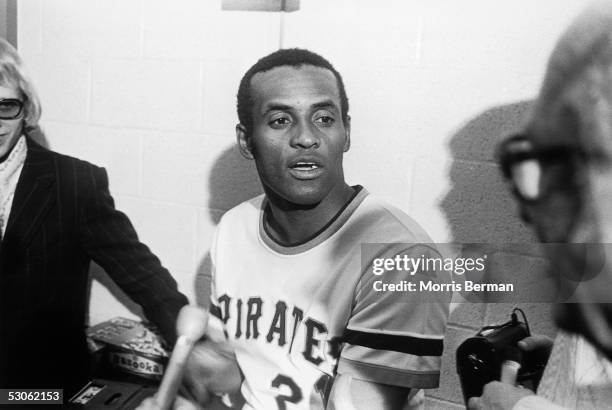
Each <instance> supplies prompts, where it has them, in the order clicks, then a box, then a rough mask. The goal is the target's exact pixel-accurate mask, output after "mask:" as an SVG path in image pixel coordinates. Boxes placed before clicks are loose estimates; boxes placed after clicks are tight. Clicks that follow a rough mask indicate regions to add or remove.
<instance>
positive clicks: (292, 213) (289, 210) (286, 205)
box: [264, 182, 355, 245]
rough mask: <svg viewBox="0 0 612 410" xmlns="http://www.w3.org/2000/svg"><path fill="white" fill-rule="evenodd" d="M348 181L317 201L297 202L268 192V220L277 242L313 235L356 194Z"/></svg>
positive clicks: (269, 230)
mask: <svg viewBox="0 0 612 410" xmlns="http://www.w3.org/2000/svg"><path fill="white" fill-rule="evenodd" d="M354 192H355V191H354V190H353V188H351V187H350V186H349V185H347V184H346V183H345V182H343V183H342V186H340V187H338V188H337V189H334V190H333V192H332V193H330V194H329V195H328V196H327V197H326V198H324V199H323V200H322V201H321V202H319V203H317V204H314V205H297V204H293V203H290V202H288V201H286V200H284V199H282V198H279V197H278V196H276V195H274V194H269V193H267V192H266V197H267V198H268V204H269V208H268V209H267V210H266V213H265V215H264V216H265V218H264V224H265V225H266V228H267V229H266V230H267V231H268V233H269V234H270V236H272V238H273V239H275V240H276V241H277V242H279V243H282V244H286V245H292V244H298V243H302V242H305V241H306V240H308V239H309V238H311V237H313V236H314V235H315V234H316V233H317V232H319V231H320V230H321V229H323V227H324V226H325V225H326V224H327V223H328V222H329V221H330V220H331V219H332V218H333V217H334V216H336V214H337V213H338V212H339V211H340V210H341V209H342V207H343V206H344V205H345V204H346V203H347V202H348V201H349V200H350V199H351V197H352V196H353V194H354Z"/></svg>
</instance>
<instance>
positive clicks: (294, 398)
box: [272, 374, 302, 410]
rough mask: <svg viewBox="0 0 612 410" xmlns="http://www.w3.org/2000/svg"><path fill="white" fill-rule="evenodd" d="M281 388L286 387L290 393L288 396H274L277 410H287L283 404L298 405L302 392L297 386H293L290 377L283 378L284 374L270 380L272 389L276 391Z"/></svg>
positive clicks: (293, 383)
mask: <svg viewBox="0 0 612 410" xmlns="http://www.w3.org/2000/svg"><path fill="white" fill-rule="evenodd" d="M281 386H287V387H288V388H289V390H290V391H291V395H290V396H284V395H282V394H279V395H278V396H276V404H277V405H278V409H279V410H287V404H285V403H294V404H296V403H299V402H300V401H301V400H302V390H300V388H299V386H298V385H297V384H295V382H294V381H293V380H292V379H291V377H288V376H285V375H284V374H279V375H278V376H276V377H275V378H274V380H272V387H274V388H276V389H278V388H280V387H281Z"/></svg>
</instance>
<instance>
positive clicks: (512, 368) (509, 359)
mask: <svg viewBox="0 0 612 410" xmlns="http://www.w3.org/2000/svg"><path fill="white" fill-rule="evenodd" d="M502 357H503V361H502V365H501V376H500V378H499V381H501V382H502V383H507V384H510V385H512V386H515V385H516V377H517V375H518V371H519V369H520V368H521V361H522V354H521V351H520V350H519V349H518V348H517V347H514V346H507V347H506V348H505V349H504V350H503V352H502Z"/></svg>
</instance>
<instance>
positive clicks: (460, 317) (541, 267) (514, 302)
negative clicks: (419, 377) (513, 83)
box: [428, 101, 555, 408]
mask: <svg viewBox="0 0 612 410" xmlns="http://www.w3.org/2000/svg"><path fill="white" fill-rule="evenodd" d="M530 107H531V102H530V101H521V102H517V103H513V104H507V105H502V106H497V107H494V108H491V109H489V110H487V111H485V112H483V113H481V114H480V115H478V116H476V117H475V118H473V119H471V120H470V121H469V122H467V123H466V124H465V125H464V126H463V127H462V128H461V129H460V130H459V131H458V132H456V133H455V134H454V135H453V136H452V138H451V139H450V141H449V146H450V151H451V156H452V163H451V167H450V172H449V178H450V181H451V188H450V190H449V191H448V193H447V194H446V196H445V197H444V198H443V200H442V201H441V203H440V208H441V210H442V211H443V213H444V215H445V217H446V221H447V224H448V226H449V227H450V229H451V234H452V242H453V243H455V244H457V245H458V246H459V247H461V246H462V245H464V244H474V243H481V244H487V250H488V251H487V252H486V253H487V254H488V263H487V266H489V268H488V269H487V270H486V271H485V272H484V275H481V276H482V277H481V278H472V277H469V276H468V277H467V279H473V280H480V281H482V282H484V283H515V284H516V283H521V284H522V286H517V287H521V288H524V289H525V290H527V291H526V292H524V293H523V292H521V293H520V294H518V295H515V294H504V298H500V299H495V300H496V301H498V302H501V303H480V302H482V298H480V299H479V303H461V302H465V300H473V301H476V300H477V299H476V298H474V299H472V298H471V297H469V296H471V295H467V297H466V298H465V299H464V298H463V297H462V296H460V295H458V294H455V295H454V298H453V301H454V302H458V303H457V304H455V305H454V310H453V311H452V313H451V315H450V319H449V327H448V331H447V335H446V338H445V342H444V345H445V349H444V356H443V358H442V377H441V380H440V388H438V389H436V390H432V391H430V392H428V395H429V396H430V397H433V398H435V399H441V400H444V401H446V402H448V401H450V402H453V403H457V404H458V405H459V406H458V407H457V408H460V407H461V405H462V404H463V396H462V393H461V388H460V384H459V379H458V376H457V373H456V368H455V352H456V349H457V347H458V346H459V344H461V343H462V342H463V340H465V339H466V338H468V337H471V336H473V335H474V334H475V333H476V330H477V329H480V328H481V327H482V326H484V325H490V324H499V323H503V322H506V321H507V320H508V318H509V315H510V311H511V310H512V308H513V307H515V306H519V307H521V308H522V309H523V310H524V311H525V313H526V314H527V318H528V320H529V323H530V327H531V329H532V330H533V331H534V333H538V334H547V335H549V336H552V335H554V333H555V329H554V325H553V323H552V317H551V305H550V304H549V303H541V302H545V301H544V300H542V299H538V298H539V295H538V294H537V291H536V292H535V293H534V292H532V291H531V289H534V290H539V289H547V288H546V286H545V285H542V284H543V283H545V281H549V280H550V275H549V273H548V270H547V266H546V261H545V260H544V258H542V257H541V253H540V252H539V250H538V249H536V247H537V245H535V244H536V243H537V239H536V237H535V235H534V234H533V233H532V231H531V229H530V228H529V227H528V226H527V225H525V224H524V223H523V222H522V221H521V220H520V218H519V216H518V207H517V204H516V202H515V200H514V198H513V197H512V194H511V193H510V191H509V190H508V187H507V185H506V183H505V181H504V180H503V177H502V176H501V173H500V170H499V167H498V166H497V164H496V161H495V150H496V147H497V145H498V144H499V143H500V142H501V141H502V140H503V139H504V137H506V136H508V135H509V134H511V133H513V132H517V131H519V130H521V127H522V125H523V122H524V120H525V119H526V116H527V114H528V111H529V109H530ZM509 244H511V245H509ZM488 245H493V246H492V247H489V246H488ZM478 247H480V245H476V246H472V247H470V249H474V248H478ZM466 248H467V247H464V252H465V250H466ZM518 248H521V249H522V250H525V249H526V250H527V252H517V249H518ZM480 251H481V252H482V249H480ZM480 254H482V253H480ZM466 276H467V275H466ZM548 289H550V288H548ZM519 299H520V300H519ZM485 300H487V299H485ZM488 301H491V299H488Z"/></svg>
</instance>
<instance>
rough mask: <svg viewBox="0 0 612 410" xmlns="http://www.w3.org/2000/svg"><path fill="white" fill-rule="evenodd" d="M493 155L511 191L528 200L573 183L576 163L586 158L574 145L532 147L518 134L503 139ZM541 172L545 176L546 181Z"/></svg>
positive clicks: (541, 196) (534, 199)
mask: <svg viewBox="0 0 612 410" xmlns="http://www.w3.org/2000/svg"><path fill="white" fill-rule="evenodd" d="M497 159H498V163H499V165H500V167H501V170H502V173H503V175H504V177H505V178H506V180H507V181H508V182H509V183H510V184H511V185H512V190H513V192H514V193H515V195H517V196H518V197H519V198H520V199H522V200H524V201H528V202H529V201H531V202H533V201H538V200H540V199H542V198H543V197H544V196H545V195H546V194H548V193H549V192H550V191H551V190H553V189H558V188H564V187H565V188H567V187H568V186H569V185H570V184H572V183H575V182H576V181H577V178H576V175H577V171H578V169H579V167H580V166H581V165H580V164H583V163H585V162H586V156H585V154H584V153H583V152H582V151H581V150H580V149H578V148H575V147H569V146H548V147H536V146H534V144H533V142H531V140H530V139H528V138H527V136H525V135H522V134H519V135H514V136H512V137H510V138H508V139H507V140H506V141H504V142H503V143H502V144H501V145H500V146H499V148H498V150H497ZM544 174H546V175H547V176H549V178H547V180H546V181H544ZM551 177H552V178H551Z"/></svg>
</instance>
